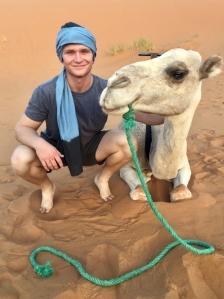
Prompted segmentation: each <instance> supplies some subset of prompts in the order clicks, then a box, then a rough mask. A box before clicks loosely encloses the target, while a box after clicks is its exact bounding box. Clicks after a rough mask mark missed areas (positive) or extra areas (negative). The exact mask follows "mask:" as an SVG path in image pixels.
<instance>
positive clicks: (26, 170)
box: [11, 145, 56, 213]
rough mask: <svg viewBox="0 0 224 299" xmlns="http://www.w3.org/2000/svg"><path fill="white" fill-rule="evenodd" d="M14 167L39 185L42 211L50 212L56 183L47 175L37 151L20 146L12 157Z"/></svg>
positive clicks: (26, 178) (29, 180) (19, 174)
mask: <svg viewBox="0 0 224 299" xmlns="http://www.w3.org/2000/svg"><path fill="white" fill-rule="evenodd" d="M11 163H12V168H13V170H14V171H15V173H16V174H17V175H18V176H20V177H21V178H23V179H24V180H26V181H27V182H30V183H32V184H35V185H37V186H38V187H39V188H40V189H41V191H42V202H41V207H40V211H41V213H48V212H49V211H50V210H51V208H52V207H53V196H54V192H55V188H56V187H55V185H54V184H53V183H52V182H51V181H50V179H49V178H48V176H47V173H46V170H45V169H44V168H43V166H42V165H41V163H40V160H39V159H38V157H37V155H36V152H35V151H34V150H33V149H31V148H29V147H28V146H26V145H20V146H18V147H17V148H16V149H15V151H14V153H13V154H12V158H11Z"/></svg>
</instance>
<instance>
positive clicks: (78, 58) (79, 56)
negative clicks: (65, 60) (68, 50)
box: [74, 52, 82, 62]
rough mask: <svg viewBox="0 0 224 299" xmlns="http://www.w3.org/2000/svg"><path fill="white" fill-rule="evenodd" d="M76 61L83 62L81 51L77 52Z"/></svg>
mask: <svg viewBox="0 0 224 299" xmlns="http://www.w3.org/2000/svg"><path fill="white" fill-rule="evenodd" d="M74 60H75V62H81V61H82V55H81V53H78V52H77V53H75V57H74Z"/></svg>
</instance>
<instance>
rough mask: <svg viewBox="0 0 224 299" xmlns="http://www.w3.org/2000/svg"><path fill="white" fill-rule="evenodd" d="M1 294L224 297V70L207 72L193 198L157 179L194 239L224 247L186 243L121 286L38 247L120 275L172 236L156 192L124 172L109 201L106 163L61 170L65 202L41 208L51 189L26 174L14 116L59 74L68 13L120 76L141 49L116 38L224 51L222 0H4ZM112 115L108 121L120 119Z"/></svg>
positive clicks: (101, 68)
mask: <svg viewBox="0 0 224 299" xmlns="http://www.w3.org/2000/svg"><path fill="white" fill-rule="evenodd" d="M0 11H1V18H0V107H1V108H0V140H1V156H0V206H1V217H0V240H1V247H0V298H1V299H16V298H20V299H30V298H32V299H40V298H46V299H48V298H52V299H70V298H75V299H115V298H116V299H152V298H153V299H182V298H185V299H218V298H219V299H222V298H224V274H223V273H224V258H223V254H224V238H223V236H224V221H223V219H224V200H223V199H224V195H223V194H224V135H223V134H224V133H223V124H224V80H223V79H224V74H221V75H219V76H217V77H215V78H213V79H210V80H205V81H204V82H203V92H202V100H201V103H200V104H199V107H198V108H197V111H196V114H195V117H194V120H193V123H192V127H191V130H190V134H189V137H188V153H189V154H188V155H189V160H190V165H191V168H192V179H191V181H190V184H189V186H190V189H191V190H192V192H193V196H194V197H193V199H192V200H188V201H183V202H180V203H177V204H171V203H168V202H166V201H167V196H168V190H169V184H167V183H166V182H159V181H157V180H153V182H152V183H151V185H150V189H151V192H152V194H153V196H154V198H156V199H157V200H160V202H157V203H156V206H157V208H158V209H159V211H160V212H161V213H162V214H163V215H164V217H165V218H166V219H167V221H168V222H169V223H170V224H171V225H172V227H173V228H174V229H175V230H176V232H177V233H178V234H179V235H180V236H181V237H182V238H185V239H200V240H203V241H205V242H209V243H211V244H212V245H213V246H214V247H215V248H216V250H215V253H214V254H211V255H208V256H196V255H194V254H192V253H190V252H188V251H187V250H185V249H184V248H183V247H182V246H179V247H176V248H175V249H173V250H172V251H171V252H170V253H168V254H167V255H166V256H165V258H164V259H163V260H162V261H161V262H159V264H157V265H156V266H155V267H154V268H153V269H151V270H148V271H147V272H144V273H143V274H141V275H139V276H137V277H135V278H133V279H131V280H129V281H127V282H124V283H122V284H121V285H118V286H113V287H109V288H106V287H100V286H96V285H94V284H92V283H90V282H88V281H87V280H85V279H84V278H82V277H81V276H80V275H79V274H78V273H77V271H76V269H75V268H73V267H72V266H70V265H69V264H67V263H66V262H65V261H63V260H62V259H60V258H57V257H55V256H53V255H51V254H49V253H41V254H39V256H38V262H40V263H45V261H46V260H51V261H52V264H53V266H54V268H55V273H54V275H53V276H52V277H51V278H48V279H43V278H40V277H38V276H37V275H36V274H35V273H34V272H33V270H32V268H31V265H30V263H29V254H30V253H31V251H32V250H34V249H35V248H36V247H39V246H42V245H46V246H53V247H55V248H57V249H59V250H62V251H64V252H66V253H67V254H68V255H69V256H71V257H73V258H76V259H77V260H79V261H80V262H81V263H82V264H83V265H84V267H85V269H86V270H87V271H88V272H89V273H91V274H92V275H95V276H97V277H99V278H102V279H110V278H114V277H118V276H120V275H122V274H124V273H126V272H128V271H130V270H133V269H135V268H137V267H140V266H142V265H144V264H146V263H147V262H149V261H150V260H151V259H152V258H153V257H155V256H156V255H157V254H158V253H159V252H160V251H161V250H162V249H163V248H164V247H165V246H166V245H167V244H169V243H170V242H172V241H173V239H172V237H171V236H170V235H169V233H168V232H167V231H166V229H165V228H164V227H163V226H162V224H161V223H160V222H159V221H158V220H157V219H156V218H155V216H154V215H153V213H152V211H151V210H150V208H149V206H148V204H147V203H142V202H133V201H132V200H131V199H130V197H129V195H128V193H129V189H128V187H127V186H126V184H125V183H124V182H123V181H122V180H121V179H120V178H119V175H118V174H116V175H114V176H113V177H112V179H111V183H110V186H111V190H112V192H113V193H114V194H115V195H116V199H115V200H114V201H112V202H110V203H106V202H103V201H102V200H101V199H100V197H99V193H98V190H97V189H96V187H95V185H94V183H93V178H94V176H95V174H96V173H97V171H98V170H99V168H100V166H94V167H89V168H85V171H84V172H83V174H82V175H80V176H79V177H77V178H74V177H73V178H72V177H70V175H69V173H68V170H67V169H63V170H60V171H58V172H56V171H55V172H53V173H52V174H50V177H51V179H52V180H53V181H54V182H55V183H56V185H57V187H58V192H57V196H56V199H55V204H54V208H53V209H52V211H51V212H50V213H49V214H47V215H42V214H40V213H39V211H38V209H39V206H40V191H39V190H37V188H36V187H35V186H33V185H31V184H29V183H27V182H25V181H23V180H21V179H20V178H18V177H16V176H15V175H14V174H13V172H12V169H11V166H10V156H11V154H12V151H13V149H14V148H15V147H16V145H17V144H18V143H17V142H16V141H15V139H14V132H13V129H14V126H15V123H16V122H17V120H18V119H19V117H20V116H21V114H22V112H23V111H24V109H25V107H26V104H27V102H28V100H29V97H30V96H31V93H32V91H33V90H34V88H35V87H36V86H37V85H38V84H40V83H42V82H44V81H46V80H47V79H50V78H52V77H53V76H55V75H56V74H58V73H59V72H60V70H61V64H60V62H59V61H58V59H57V56H56V53H55V37H56V34H57V32H58V30H59V28H60V26H61V25H63V24H64V23H66V22H68V21H73V22H77V23H79V24H82V25H83V26H85V27H87V28H88V29H90V30H91V31H92V32H93V34H94V35H95V36H96V39H97V45H98V54H97V60H96V63H95V66H94V73H95V74H97V75H99V76H102V77H105V78H108V77H109V76H110V75H112V73H113V72H114V71H115V70H116V69H118V68H120V67H121V66H123V65H125V64H128V63H131V62H134V61H138V60H140V59H146V58H140V57H138V56H137V51H136V50H133V51H129V52H126V53H123V54H119V55H117V56H114V57H112V56H109V55H108V54H107V50H108V46H109V45H110V44H116V43H120V42H123V43H126V44H129V43H131V42H132V41H133V40H136V39H138V38H140V37H145V38H147V39H150V40H151V41H152V42H153V43H154V45H155V47H156V49H155V50H156V51H165V50H168V49H171V48H175V47H183V48H186V49H193V50H197V51H199V52H200V53H201V55H202V57H203V58H204V59H206V58H207V57H208V56H210V55H213V54H219V55H222V56H223V57H224V42H223V31H224V18H223V11H224V2H223V1H222V0H213V1H204V0H195V1H193V0H188V1H178V0H166V1H165V0H159V1H151V0H138V1H134V0H122V1H118V0H106V1H105V0H104V1H103V0H95V1H93V0H83V1H77V0H73V1H72V0H64V1H60V0H45V1H44V0H39V1H35V2H34V1H28V0H20V1H15V0H11V1H6V0H1V1H0ZM119 119H120V118H118V117H110V118H109V121H108V124H107V126H106V127H107V128H115V127H116V126H117V123H118V122H119Z"/></svg>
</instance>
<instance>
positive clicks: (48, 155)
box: [15, 114, 64, 171]
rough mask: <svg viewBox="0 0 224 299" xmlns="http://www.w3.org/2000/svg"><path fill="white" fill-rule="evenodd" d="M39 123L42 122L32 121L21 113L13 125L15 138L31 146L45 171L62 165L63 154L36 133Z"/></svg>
mask: <svg viewBox="0 0 224 299" xmlns="http://www.w3.org/2000/svg"><path fill="white" fill-rule="evenodd" d="M41 124H42V122H36V121H33V120H32V119H30V118H29V117H27V116H26V115H25V114H23V115H22V117H21V118H20V120H19V121H18V123H17V124H16V127H15V137H16V140H17V141H19V142H20V143H22V144H24V145H27V146H28V147H30V148H33V149H34V150H35V151H36V154H37V156H38V158H39V159H40V162H41V164H42V165H43V167H44V168H45V169H46V170H47V171H49V170H50V169H58V168H61V167H63V163H62V160H61V158H62V157H64V156H63V155H62V154H61V153H60V152H59V151H58V150H57V149H56V148H55V147H54V146H52V145H51V144H50V143H48V142H47V141H45V140H44V139H43V138H41V137H40V136H39V135H38V133H37V129H38V128H39V127H40V126H41Z"/></svg>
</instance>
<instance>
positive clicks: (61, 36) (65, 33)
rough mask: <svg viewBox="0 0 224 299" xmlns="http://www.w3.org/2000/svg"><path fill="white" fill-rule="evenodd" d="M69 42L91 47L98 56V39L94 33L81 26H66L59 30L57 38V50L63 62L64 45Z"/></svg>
mask: <svg viewBox="0 0 224 299" xmlns="http://www.w3.org/2000/svg"><path fill="white" fill-rule="evenodd" d="M67 44H81V45H84V46H86V47H88V48H90V49H91V50H92V52H93V55H94V57H95V56H96V51H97V48H96V40H95V37H94V36H93V35H92V33H91V32H90V31H89V30H88V29H86V28H84V27H81V26H73V27H64V28H62V29H61V30H60V31H59V32H58V36H57V39H56V52H57V55H58V58H59V60H60V61H61V62H62V50H63V46H65V45H67Z"/></svg>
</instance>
